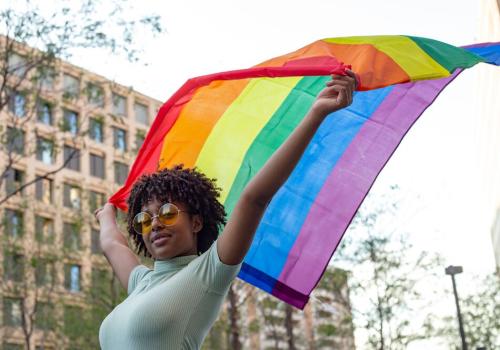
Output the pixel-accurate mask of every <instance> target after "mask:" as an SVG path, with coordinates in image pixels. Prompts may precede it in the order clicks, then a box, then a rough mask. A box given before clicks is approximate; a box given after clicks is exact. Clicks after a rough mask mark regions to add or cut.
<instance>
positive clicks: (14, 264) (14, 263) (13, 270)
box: [3, 252, 24, 282]
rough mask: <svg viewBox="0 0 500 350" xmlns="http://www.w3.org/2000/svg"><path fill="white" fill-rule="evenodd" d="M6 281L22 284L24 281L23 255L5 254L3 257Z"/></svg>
mask: <svg viewBox="0 0 500 350" xmlns="http://www.w3.org/2000/svg"><path fill="white" fill-rule="evenodd" d="M3 279H4V281H13V282H22V281H23V280H24V257H23V256H22V255H21V254H17V253H12V252H5V254H4V257H3Z"/></svg>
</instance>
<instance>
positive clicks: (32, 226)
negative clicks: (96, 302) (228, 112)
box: [0, 46, 161, 349]
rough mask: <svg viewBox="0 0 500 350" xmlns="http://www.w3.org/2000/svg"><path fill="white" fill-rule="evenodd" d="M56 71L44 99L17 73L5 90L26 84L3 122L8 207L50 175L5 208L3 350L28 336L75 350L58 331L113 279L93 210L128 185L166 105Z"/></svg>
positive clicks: (13, 60) (62, 68) (35, 344)
mask: <svg viewBox="0 0 500 350" xmlns="http://www.w3.org/2000/svg"><path fill="white" fill-rule="evenodd" d="M27 54H29V51H27V49H26V48H24V47H22V46H18V47H17V49H16V52H15V53H13V54H12V55H11V56H10V57H9V62H8V64H9V65H13V66H15V65H18V66H19V67H21V66H22V64H23V62H24V60H25V59H24V56H25V55H27ZM53 73H54V76H53V77H49V78H47V79H44V81H43V84H41V86H40V89H39V93H37V94H36V95H37V98H36V101H34V100H33V95H32V94H31V93H25V92H24V91H27V92H30V91H32V90H33V86H30V82H29V80H26V81H22V79H21V76H20V75H18V76H16V73H15V74H13V75H12V77H10V78H9V81H8V84H7V85H9V84H11V85H12V86H15V84H16V83H17V82H19V81H21V86H20V88H19V89H17V90H16V91H18V92H16V93H13V94H12V96H11V97H10V99H9V103H8V106H6V108H4V109H3V110H2V111H1V114H0V125H1V131H0V132H1V133H2V134H3V135H5V136H4V140H6V139H8V140H9V145H10V146H7V145H4V146H5V147H3V151H2V152H1V153H0V169H1V170H2V171H3V170H4V169H7V171H6V173H5V178H4V181H3V182H2V188H1V189H0V190H1V195H0V200H1V199H2V198H4V199H5V198H6V197H7V196H8V195H9V193H11V192H12V191H13V190H14V189H16V188H19V186H22V185H23V184H26V183H30V182H32V181H34V180H35V179H36V178H37V177H43V179H42V180H40V181H37V182H36V183H34V184H32V185H29V186H27V187H26V188H24V189H23V190H22V191H21V192H20V193H18V194H16V195H14V196H12V197H10V198H8V200H6V201H5V202H4V203H3V204H1V206H0V210H1V214H0V215H1V217H2V218H3V224H2V225H1V226H0V235H1V240H2V242H3V245H2V252H1V253H0V257H1V264H0V266H1V268H0V271H1V275H2V277H1V281H2V282H1V288H0V296H1V300H2V301H1V303H0V309H1V315H0V318H1V319H2V320H3V322H2V327H1V329H0V344H3V349H24V348H25V347H24V345H23V344H24V343H25V339H26V337H27V335H26V332H27V331H29V330H32V331H33V334H32V335H31V336H30V337H29V338H30V344H31V348H32V349H35V348H36V349H42V344H43V348H44V349H70V348H71V346H72V345H71V341H70V340H69V338H68V337H66V336H65V333H64V331H62V334H63V336H60V333H57V331H56V329H62V330H64V329H65V320H68V319H69V318H71V317H73V318H75V317H76V318H77V319H78V317H79V310H81V308H84V307H86V306H85V305H86V303H87V300H88V299H87V292H88V291H89V290H91V289H92V288H93V285H92V280H93V279H94V277H95V275H96V274H97V273H99V271H101V272H102V271H108V272H109V267H108V264H107V262H106V260H105V258H104V256H103V255H102V253H101V252H100V249H99V243H98V225H97V222H96V220H95V218H94V217H93V215H92V212H93V211H94V210H95V209H96V208H97V207H99V206H101V205H102V204H103V203H104V202H105V201H106V199H107V198H108V197H109V196H110V195H111V194H113V193H114V191H116V190H117V189H118V188H119V187H120V186H121V184H123V182H124V180H125V178H126V176H127V174H128V169H129V167H130V165H131V163H132V161H133V159H134V158H135V155H136V152H137V149H138V147H140V145H141V144H142V142H143V140H144V137H145V135H146V132H147V130H148V128H149V125H150V124H151V122H152V120H153V119H154V116H155V114H156V111H157V110H158V108H159V107H160V105H161V102H160V101H157V100H155V99H152V98H150V97H148V96H145V95H143V94H140V93H138V92H136V91H134V90H133V89H131V88H128V87H125V86H121V85H119V84H116V83H114V82H112V81H109V80H107V79H106V78H104V77H102V76H98V75H96V74H93V73H91V72H89V71H86V70H84V69H82V68H79V67H76V66H74V65H71V64H69V63H67V62H62V61H59V62H57V64H56V69H55V71H53ZM8 135H10V136H8ZM11 136H12V137H11ZM11 141H12V142H11ZM2 202H3V201H2ZM35 307H36V310H35ZM35 311H36V312H35ZM42 316H43V317H42ZM48 319H50V321H51V322H52V323H54V326H53V327H52V326H51V327H49V330H48V331H47V330H46V329H45V328H46V327H45V328H44V325H45V326H47V324H48V321H47V320H48Z"/></svg>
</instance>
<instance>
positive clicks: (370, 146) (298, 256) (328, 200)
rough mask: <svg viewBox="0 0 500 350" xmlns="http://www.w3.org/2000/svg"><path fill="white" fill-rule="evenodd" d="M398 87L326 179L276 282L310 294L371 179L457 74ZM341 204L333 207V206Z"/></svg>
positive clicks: (364, 194) (382, 104)
mask: <svg viewBox="0 0 500 350" xmlns="http://www.w3.org/2000/svg"><path fill="white" fill-rule="evenodd" d="M459 73H460V71H459V70H457V71H456V72H455V73H454V74H453V75H452V76H450V77H448V78H443V79H436V80H427V81H420V82H414V83H407V84H401V85H397V86H395V87H394V89H393V91H391V93H390V94H389V95H388V96H387V97H386V99H385V100H384V101H383V102H382V103H381V105H380V107H379V108H378V109H377V110H376V111H375V112H374V113H373V114H372V116H371V117H370V119H369V120H368V121H367V122H366V123H365V124H364V125H363V127H362V128H361V130H360V131H359V132H358V134H357V135H356V137H355V138H354V140H353V141H352V142H351V144H350V145H349V147H348V148H347V150H346V151H345V153H344V154H343V155H342V157H341V158H340V159H339V161H338V163H337V165H336V166H335V168H334V169H333V171H332V172H331V174H330V175H329V177H328V178H327V180H326V181H325V183H324V185H323V187H322V189H321V190H320V192H319V194H318V196H317V197H316V200H315V202H314V203H313V205H312V207H311V210H310V212H309V214H308V216H307V218H306V221H305V222H304V225H303V226H302V229H301V231H300V233H299V236H298V237H297V239H296V241H295V243H294V245H293V247H292V249H291V250H290V253H289V255H288V259H287V261H286V264H285V266H284V268H283V271H282V272H281V275H280V277H279V281H281V282H282V283H284V284H286V285H288V286H289V287H291V288H293V289H294V290H296V291H297V292H299V293H302V294H305V295H309V294H310V292H311V291H312V289H313V288H314V287H315V286H316V284H317V283H318V281H319V279H320V278H321V276H322V275H323V272H324V270H325V269H326V267H327V265H328V263H329V261H330V259H331V257H332V255H333V252H334V251H335V249H336V248H337V246H338V244H339V242H340V240H341V238H342V236H343V234H344V232H345V231H346V229H347V227H348V226H349V223H350V222H351V220H352V218H353V217H354V214H355V213H356V211H357V209H358V208H359V206H360V205H361V202H362V201H363V199H364V198H365V196H366V194H367V193H368V191H369V190H370V188H371V186H372V185H373V183H374V182H375V179H376V177H377V176H378V174H379V173H380V171H381V170H382V168H383V167H384V165H385V164H386V162H387V161H388V160H389V158H390V157H391V155H392V154H393V153H394V151H395V150H396V148H397V147H398V145H399V143H400V142H401V140H402V138H403V137H404V135H405V134H406V132H407V131H408V130H409V129H410V127H411V126H412V125H413V123H414V122H415V121H416V120H417V119H418V117H419V116H420V115H421V114H422V113H423V112H424V111H425V109H426V108H427V107H428V106H429V105H430V104H432V102H434V100H435V99H436V97H437V96H438V95H439V93H440V92H441V91H442V90H443V89H444V88H445V87H446V85H448V84H449V83H450V82H451V81H452V80H453V79H454V78H455V77H456V76H457V75H458V74H459ZM339 203H340V204H341V206H337V205H338V204H339Z"/></svg>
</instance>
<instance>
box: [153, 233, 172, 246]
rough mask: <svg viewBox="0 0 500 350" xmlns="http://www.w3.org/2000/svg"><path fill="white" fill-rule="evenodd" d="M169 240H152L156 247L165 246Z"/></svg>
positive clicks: (166, 237)
mask: <svg viewBox="0 0 500 350" xmlns="http://www.w3.org/2000/svg"><path fill="white" fill-rule="evenodd" d="M169 239H170V237H169V236H162V237H158V238H156V239H155V240H154V242H153V244H154V245H155V246H157V247H160V246H162V245H165V244H166V243H167V241H168V240H169Z"/></svg>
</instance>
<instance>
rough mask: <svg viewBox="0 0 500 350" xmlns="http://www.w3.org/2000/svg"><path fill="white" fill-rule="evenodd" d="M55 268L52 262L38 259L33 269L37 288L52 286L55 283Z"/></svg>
mask: <svg viewBox="0 0 500 350" xmlns="http://www.w3.org/2000/svg"><path fill="white" fill-rule="evenodd" d="M55 276H56V271H55V266H54V263H53V262H50V261H46V260H43V259H38V260H37V261H36V268H35V280H36V285H37V286H38V287H43V286H53V285H54V282H55Z"/></svg>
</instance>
